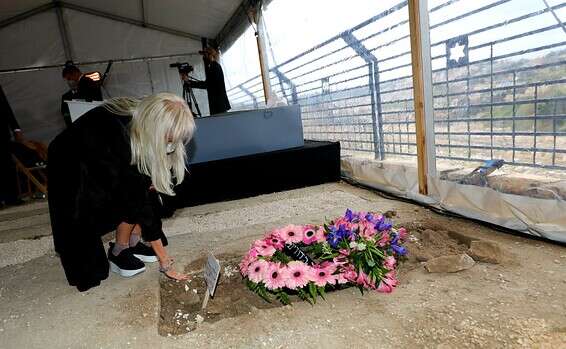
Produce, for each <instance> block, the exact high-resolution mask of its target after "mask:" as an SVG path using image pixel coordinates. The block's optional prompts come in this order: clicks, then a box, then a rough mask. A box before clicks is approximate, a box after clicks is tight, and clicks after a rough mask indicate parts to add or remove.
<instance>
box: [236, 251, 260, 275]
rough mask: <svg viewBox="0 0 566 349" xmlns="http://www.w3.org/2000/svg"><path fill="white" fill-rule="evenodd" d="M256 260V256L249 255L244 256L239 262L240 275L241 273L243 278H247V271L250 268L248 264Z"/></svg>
mask: <svg viewBox="0 0 566 349" xmlns="http://www.w3.org/2000/svg"><path fill="white" fill-rule="evenodd" d="M252 251H253V250H252ZM256 260H257V256H254V255H253V254H250V253H248V254H246V255H245V256H244V258H243V259H242V261H241V262H240V273H242V275H243V276H248V269H249V267H250V264H252V263H253V262H255V261H256Z"/></svg>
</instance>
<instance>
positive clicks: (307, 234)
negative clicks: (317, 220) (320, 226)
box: [303, 225, 319, 245]
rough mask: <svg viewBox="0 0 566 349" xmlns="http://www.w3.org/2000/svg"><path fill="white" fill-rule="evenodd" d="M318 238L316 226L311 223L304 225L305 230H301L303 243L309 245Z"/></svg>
mask: <svg viewBox="0 0 566 349" xmlns="http://www.w3.org/2000/svg"><path fill="white" fill-rule="evenodd" d="M318 239H319V236H318V233H317V229H316V227H314V226H312V225H307V226H305V230H304V231H303V243H304V244H306V245H310V244H312V243H313V242H317V241H318Z"/></svg>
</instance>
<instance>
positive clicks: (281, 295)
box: [275, 290, 291, 305]
mask: <svg viewBox="0 0 566 349" xmlns="http://www.w3.org/2000/svg"><path fill="white" fill-rule="evenodd" d="M275 298H277V300H278V301H279V302H281V304H283V305H289V304H291V300H290V299H289V295H288V294H287V292H285V291H283V290H278V291H277V292H276V293H275Z"/></svg>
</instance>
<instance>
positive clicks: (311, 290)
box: [309, 282, 317, 303]
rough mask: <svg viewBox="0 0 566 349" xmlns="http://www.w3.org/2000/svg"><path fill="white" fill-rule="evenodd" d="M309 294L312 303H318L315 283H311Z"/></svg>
mask: <svg viewBox="0 0 566 349" xmlns="http://www.w3.org/2000/svg"><path fill="white" fill-rule="evenodd" d="M309 293H310V295H311V298H312V301H313V302H314V303H316V296H317V291H316V285H315V284H314V282H309Z"/></svg>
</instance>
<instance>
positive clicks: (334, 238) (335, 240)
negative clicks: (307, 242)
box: [326, 232, 342, 248]
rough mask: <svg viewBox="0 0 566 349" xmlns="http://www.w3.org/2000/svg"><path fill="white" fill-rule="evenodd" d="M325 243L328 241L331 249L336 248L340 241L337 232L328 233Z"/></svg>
mask: <svg viewBox="0 0 566 349" xmlns="http://www.w3.org/2000/svg"><path fill="white" fill-rule="evenodd" d="M326 241H328V244H329V245H330V246H332V247H333V248H336V247H337V246H338V244H339V243H340V241H342V238H341V237H340V236H339V235H338V233H337V232H330V233H328V235H327V236H326Z"/></svg>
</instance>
